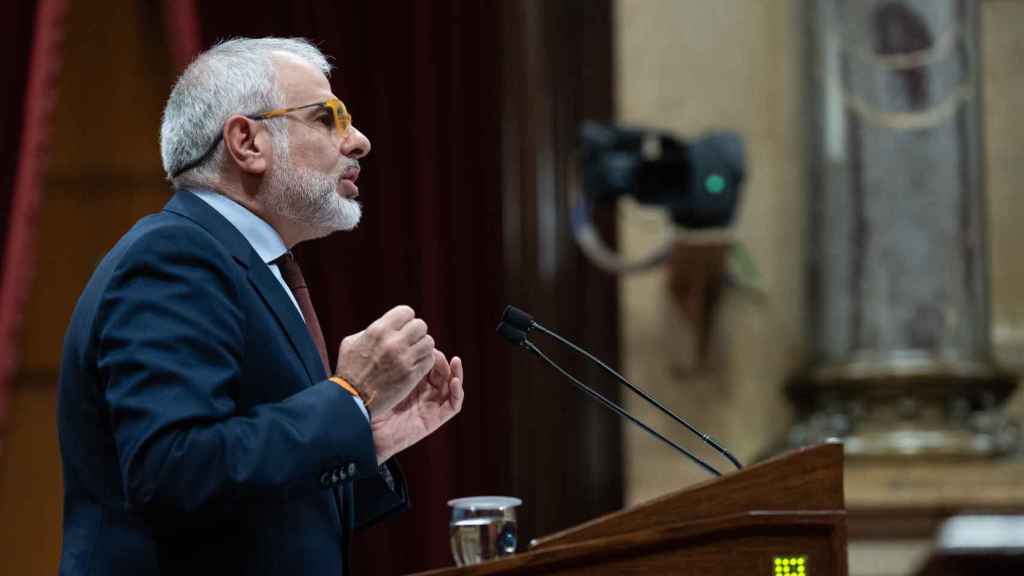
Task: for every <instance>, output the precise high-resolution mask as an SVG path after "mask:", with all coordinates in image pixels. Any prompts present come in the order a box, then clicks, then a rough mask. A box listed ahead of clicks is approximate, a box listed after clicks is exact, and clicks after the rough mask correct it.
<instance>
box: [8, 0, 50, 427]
mask: <svg viewBox="0 0 1024 576" xmlns="http://www.w3.org/2000/svg"><path fill="white" fill-rule="evenodd" d="M65 12H66V2H65V0H38V1H37V2H15V3H13V4H12V5H10V6H7V7H6V8H5V13H6V16H7V18H6V19H5V20H4V21H3V23H2V24H0V38H2V40H0V53H2V54H3V55H4V56H3V57H4V58H5V59H7V62H6V65H5V66H2V67H0V81H2V82H3V83H4V85H6V86H8V87H9V89H8V90H6V91H5V92H4V93H3V94H2V95H0V142H2V145H3V150H4V151H5V152H6V153H5V154H2V155H0V156H2V158H0V186H2V187H0V195H2V200H0V202H2V204H0V206H2V208H0V222H2V223H3V226H4V228H3V232H4V234H3V238H4V240H3V242H4V244H3V251H2V254H3V261H2V273H0V430H2V429H3V428H4V426H5V423H6V420H7V413H8V410H9V401H10V395H11V386H12V384H11V383H12V381H13V378H14V373H15V370H16V368H17V362H18V353H19V345H18V344H19V342H18V339H19V335H20V329H21V325H22V321H23V309H24V307H25V304H26V300H27V297H28V291H29V289H30V288H31V286H32V274H33V271H34V269H35V236H36V220H37V217H38V213H39V208H40V203H41V202H42V176H43V169H44V167H45V163H46V154H47V146H48V135H49V126H50V121H51V116H52V115H53V112H54V110H55V107H56V105H57V101H56V97H57V73H58V70H59V67H60V50H61V43H62V41H63V37H64V16H65Z"/></svg>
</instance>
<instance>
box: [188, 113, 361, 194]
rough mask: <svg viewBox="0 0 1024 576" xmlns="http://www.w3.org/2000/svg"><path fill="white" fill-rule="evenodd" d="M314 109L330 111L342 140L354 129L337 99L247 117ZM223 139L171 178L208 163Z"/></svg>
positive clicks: (219, 138) (218, 139)
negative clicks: (350, 129)
mask: <svg viewBox="0 0 1024 576" xmlns="http://www.w3.org/2000/svg"><path fill="white" fill-rule="evenodd" d="M313 107H320V108H326V109H328V110H330V111H331V115H332V116H333V118H334V129H335V131H337V133H338V135H339V136H341V137H342V138H344V137H345V136H346V135H347V134H348V129H349V128H351V127H352V115H351V114H349V113H348V109H346V108H345V103H344V102H342V101H341V100H338V99H337V98H331V99H330V100H325V101H323V102H314V103H312V104H303V105H302V106H293V107H291V108H275V109H274V110H270V111H268V112H263V113H262V114H246V115H245V117H246V118H248V119H250V120H269V119H270V118H278V117H281V116H284V115H286V114H289V113H291V112H295V111H296V110H305V109H306V108H313ZM223 137H224V133H223V132H217V137H216V138H214V140H213V142H212V143H211V144H210V147H209V148H207V149H206V152H203V155H202V156H200V157H199V158H196V159H195V160H193V161H192V162H189V163H188V164H186V165H184V166H182V167H181V168H179V169H178V171H177V172H175V173H174V174H171V178H177V177H178V176H180V175H182V174H184V173H185V172H187V171H189V170H191V169H193V168H195V167H196V166H199V165H200V164H202V163H203V162H206V159H207V158H209V157H210V155H211V154H213V151H214V150H216V149H217V145H218V144H220V141H221V138H223Z"/></svg>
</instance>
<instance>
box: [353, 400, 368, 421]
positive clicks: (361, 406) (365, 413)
mask: <svg viewBox="0 0 1024 576" xmlns="http://www.w3.org/2000/svg"><path fill="white" fill-rule="evenodd" d="M352 400H354V401H355V403H356V406H359V409H360V410H362V412H363V416H366V421H367V422H369V421H370V413H369V412H368V411H367V410H366V404H363V401H362V400H360V399H359V398H357V397H355V396H353V397H352Z"/></svg>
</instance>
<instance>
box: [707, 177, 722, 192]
mask: <svg viewBox="0 0 1024 576" xmlns="http://www.w3.org/2000/svg"><path fill="white" fill-rule="evenodd" d="M704 189H705V190H707V191H708V192H710V193H712V194H718V193H720V192H721V191H722V190H725V178H722V176H721V175H720V174H712V175H710V176H708V177H707V178H705V179H704Z"/></svg>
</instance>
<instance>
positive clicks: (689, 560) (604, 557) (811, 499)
mask: <svg viewBox="0 0 1024 576" xmlns="http://www.w3.org/2000/svg"><path fill="white" fill-rule="evenodd" d="M419 574H420V576H427V575H430V576H449V575H451V576H456V575H458V576H470V575H478V574H587V575H594V574H697V575H700V576H715V575H719V574H721V575H729V576H733V575H747V574H750V575H764V576H797V575H800V576H818V575H832V576H846V574H847V566H846V510H845V509H844V505H843V447H842V445H841V444H821V445H818V446H814V447H810V448H804V449H801V450H796V451H793V452H788V453H786V454H783V455H781V456H778V457H776V458H772V459H771V460H767V461H765V462H761V463H758V464H755V465H753V466H750V467H748V468H745V469H744V470H741V471H736V472H733V473H729V474H726V475H724V476H722V477H721V478H717V479H714V480H711V481H708V482H704V483H701V484H698V485H696V486H693V487H690V488H687V489H685V490H681V491H679V492H675V493H673V494H669V495H666V496H663V497H661V498H657V499H655V500H652V501H650V502H646V503H644V504H640V505H638V506H635V507H633V508H630V509H628V510H622V511H620V512H615V513H612V514H608V515H607V516H602V517H600V518H597V519H595V520H592V521H590V522H587V523H585V524H581V525H579V526H576V527H574V528H570V529H568V530H565V531H563V532H559V533H557V534H553V535H551V536H548V537H546V538H542V539H540V540H536V541H534V542H533V544H532V546H531V548H530V550H529V551H527V552H522V553H519V554H516V555H514V556H510V557H508V558H502V559H500V560H493V561H490V562H485V563H483V564H477V565H475V566H464V567H461V568H458V567H453V568H443V569H440V570H432V571H430V572H421V573H419Z"/></svg>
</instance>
